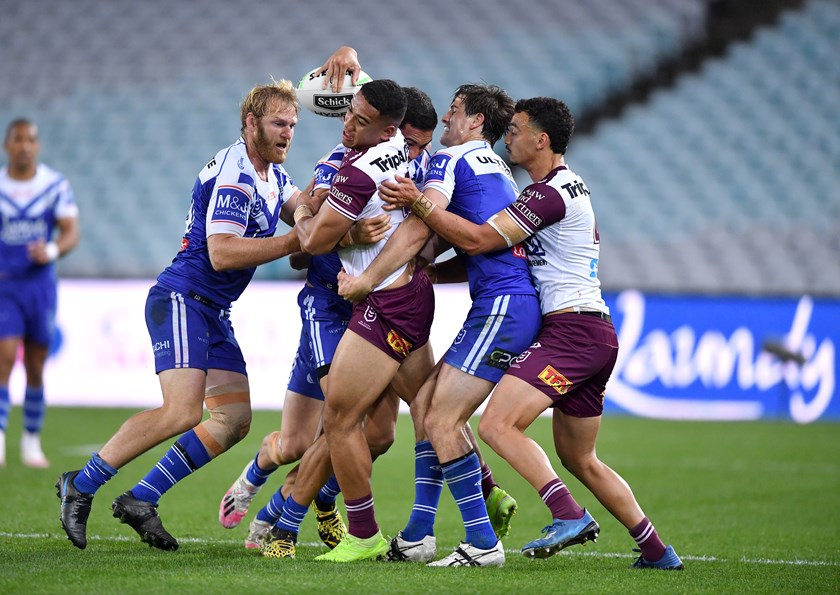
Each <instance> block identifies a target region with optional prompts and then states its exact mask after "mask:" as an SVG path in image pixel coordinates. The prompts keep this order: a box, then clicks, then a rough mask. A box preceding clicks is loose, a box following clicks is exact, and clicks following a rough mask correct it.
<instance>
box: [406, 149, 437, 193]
mask: <svg viewBox="0 0 840 595" xmlns="http://www.w3.org/2000/svg"><path fill="white" fill-rule="evenodd" d="M431 164H432V154H431V153H429V150H428V149H423V152H422V153H420V154H419V155H418V156H417V157H415V158H414V159H412V160H411V161H410V162H409V164H408V177H409V178H411V179H412V181H413V182H414V185H415V186H417V187H418V188H422V187H423V184H424V183H425V181H426V172H427V171H429V166H430V165H431Z"/></svg>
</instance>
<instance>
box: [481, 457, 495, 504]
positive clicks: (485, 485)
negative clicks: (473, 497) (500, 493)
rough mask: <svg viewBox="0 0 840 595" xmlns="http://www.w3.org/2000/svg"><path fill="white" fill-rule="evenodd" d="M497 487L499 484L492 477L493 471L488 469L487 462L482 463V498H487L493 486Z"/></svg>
mask: <svg viewBox="0 0 840 595" xmlns="http://www.w3.org/2000/svg"><path fill="white" fill-rule="evenodd" d="M497 487H499V484H497V483H496V480H495V479H493V472H492V471H490V466H489V465H488V464H487V463H484V464H483V465H482V466H481V493H482V494H483V495H484V499H485V500H487V497H488V496H489V495H490V492H492V491H493V488H497Z"/></svg>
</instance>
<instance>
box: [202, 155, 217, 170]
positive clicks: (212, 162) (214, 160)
mask: <svg viewBox="0 0 840 595" xmlns="http://www.w3.org/2000/svg"><path fill="white" fill-rule="evenodd" d="M215 165H216V158H215V157H213V159H211V160H210V161H208V162H207V165H205V166H204V167H205V168H207V169H210V168H211V167H213V166H215Z"/></svg>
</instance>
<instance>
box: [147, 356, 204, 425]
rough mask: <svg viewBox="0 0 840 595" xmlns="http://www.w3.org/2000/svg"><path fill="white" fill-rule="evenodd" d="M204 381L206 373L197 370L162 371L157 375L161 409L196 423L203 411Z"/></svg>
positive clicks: (171, 369) (176, 369) (174, 369)
mask: <svg viewBox="0 0 840 595" xmlns="http://www.w3.org/2000/svg"><path fill="white" fill-rule="evenodd" d="M206 380H207V374H206V372H205V371H204V370H200V369H198V368H170V369H168V370H163V371H162V372H160V373H159V374H158V381H159V382H160V390H161V393H162V394H163V408H164V409H165V410H167V411H168V412H170V414H171V415H173V416H174V417H184V418H193V420H194V421H195V423H198V422H199V421H200V420H201V415H202V412H203V410H204V389H205V387H206ZM196 417H197V418H198V419H197V421H196V420H195V418H196Z"/></svg>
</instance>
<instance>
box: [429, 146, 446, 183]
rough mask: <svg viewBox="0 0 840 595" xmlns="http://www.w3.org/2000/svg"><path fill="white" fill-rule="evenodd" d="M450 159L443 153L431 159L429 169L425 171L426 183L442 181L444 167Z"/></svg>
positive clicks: (444, 171)
mask: <svg viewBox="0 0 840 595" xmlns="http://www.w3.org/2000/svg"><path fill="white" fill-rule="evenodd" d="M451 159H452V155H447V154H445V153H444V154H440V153H439V154H437V155H435V156H434V157H432V161H431V162H430V163H429V169H428V170H427V171H426V183H428V182H431V181H432V180H438V181H441V180H443V179H444V178H445V173H446V166H447V164H448V163H449V161H450V160H451Z"/></svg>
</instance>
